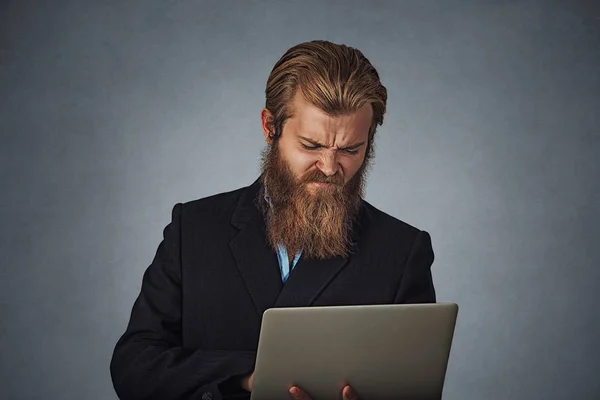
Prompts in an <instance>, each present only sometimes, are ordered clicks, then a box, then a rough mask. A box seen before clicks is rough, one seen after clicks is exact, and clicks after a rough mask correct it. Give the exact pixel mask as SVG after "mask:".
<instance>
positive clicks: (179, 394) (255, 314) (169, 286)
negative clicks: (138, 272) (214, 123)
mask: <svg viewBox="0 0 600 400" xmlns="http://www.w3.org/2000/svg"><path fill="white" fill-rule="evenodd" d="M386 100H387V91H386V88H385V87H384V86H383V85H382V84H381V82H380V79H379V75H378V73H377V71H376V70H375V68H374V67H373V66H372V65H371V63H370V62H369V60H367V59H366V58H365V56H364V55H363V54H362V53H361V52H360V51H359V50H357V49H354V48H352V47H347V46H344V45H337V44H334V43H331V42H326V41H312V42H307V43H302V44H299V45H297V46H294V47H292V48H291V49H289V50H288V51H287V52H286V53H285V54H284V55H283V57H282V58H281V59H280V60H279V61H278V62H277V63H276V65H275V67H274V68H273V70H272V72H271V75H270V77H269V79H268V82H267V88H266V106H265V108H264V109H263V110H262V112H261V120H262V130H263V132H264V135H265V139H266V142H267V147H266V149H265V150H264V152H263V162H262V170H261V174H260V177H259V178H258V179H257V180H256V182H254V183H253V184H252V185H250V186H248V187H245V188H241V189H238V190H235V191H232V192H228V193H222V194H218V195H215V196H211V197H208V198H204V199H200V200H195V201H191V202H188V203H184V204H181V203H180V204H177V205H175V207H174V208H173V212H172V221H171V223H170V224H169V225H167V227H166V228H165V229H164V239H163V241H162V242H161V243H160V245H159V246H158V250H157V252H156V255H155V257H154V260H153V262H152V263H151V265H150V266H149V267H148V269H147V270H146V272H145V274H144V277H143V280H142V288H141V292H140V294H139V297H138V298H137V300H136V302H135V304H134V306H133V309H132V312H131V318H130V321H129V325H128V327H127V330H126V331H125V333H124V334H123V336H122V337H121V338H120V340H119V341H118V343H117V345H116V347H115V350H114V354H113V358H112V362H111V375H112V379H113V384H114V387H115V390H116V392H117V394H118V396H119V397H120V398H121V399H124V400H137V399H140V400H141V399H160V400H174V399H193V400H196V399H198V400H217V399H229V398H232V399H233V398H248V397H249V396H250V392H251V391H252V381H253V369H254V362H255V356H256V349H257V347H258V338H259V332H260V326H261V319H262V314H263V312H264V311H265V310H266V309H268V308H272V307H301V306H335V305H365V304H394V303H396V304H397V303H430V302H435V291H434V287H433V282H432V277H431V265H432V263H433V258H434V256H433V250H432V247H431V240H430V236H429V234H428V233H427V232H425V231H421V230H419V229H417V228H414V227H412V226H410V225H408V224H406V223H404V222H402V221H400V220H398V219H396V218H394V217H391V216H389V215H387V214H385V213H383V212H382V211H379V210H377V209H376V208H375V207H373V206H372V205H370V204H369V203H367V202H366V201H364V200H363V195H364V182H365V175H366V173H367V171H368V169H369V165H370V161H371V160H372V157H373V140H374V137H375V132H376V127H377V126H378V125H381V124H382V123H383V116H384V114H385V110H386ZM340 334H341V335H343V334H344V332H340ZM290 362H293V360H290ZM290 395H291V397H293V398H297V399H308V396H307V395H306V393H304V392H303V391H302V388H298V387H292V388H290ZM342 397H343V398H344V399H352V398H356V397H355V394H354V393H353V392H352V389H351V388H350V387H349V386H346V387H345V388H344V389H343V391H342ZM367 400H368V399H367Z"/></svg>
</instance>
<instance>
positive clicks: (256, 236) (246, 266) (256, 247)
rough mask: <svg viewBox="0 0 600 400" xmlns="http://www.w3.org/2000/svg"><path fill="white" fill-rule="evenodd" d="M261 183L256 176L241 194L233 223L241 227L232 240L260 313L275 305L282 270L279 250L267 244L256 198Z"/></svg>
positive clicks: (243, 275)
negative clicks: (279, 261) (276, 251)
mask: <svg viewBox="0 0 600 400" xmlns="http://www.w3.org/2000/svg"><path fill="white" fill-rule="evenodd" d="M259 189H260V183H259V181H258V180H257V181H256V182H254V184H252V185H251V186H250V187H248V188H247V189H246V190H245V191H244V192H243V193H242V195H241V197H240V200H239V201H238V204H237V206H236V209H235V211H234V213H233V216H232V219H231V223H232V224H233V225H234V226H235V227H236V228H237V229H239V232H238V233H237V235H236V236H235V237H234V238H233V239H232V240H231V242H230V243H229V247H230V249H231V252H232V253H233V256H234V258H235V261H236V265H237V268H238V270H239V271H240V274H241V276H242V279H243V280H244V283H245V285H246V288H247V290H248V293H249V294H250V297H251V298H252V301H253V303H254V306H255V308H256V311H257V312H258V315H259V316H261V317H262V314H263V312H264V311H265V310H266V309H267V308H270V307H273V305H274V304H275V300H276V299H277V297H278V295H279V292H280V291H281V287H282V281H281V271H280V269H279V265H278V261H277V254H276V253H275V251H274V250H273V249H271V247H270V246H269V245H268V241H267V238H266V227H265V223H264V219H263V216H262V214H261V212H260V210H259V209H258V205H257V198H258V195H259Z"/></svg>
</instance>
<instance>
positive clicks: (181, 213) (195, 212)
mask: <svg viewBox="0 0 600 400" xmlns="http://www.w3.org/2000/svg"><path fill="white" fill-rule="evenodd" d="M246 189H247V187H242V188H238V189H235V190H231V191H228V192H222V193H217V194H214V195H211V196H207V197H203V198H199V199H194V200H190V201H186V202H182V203H177V204H176V205H175V206H174V207H173V218H174V219H175V218H176V217H178V218H180V219H182V220H187V221H189V220H197V219H202V220H203V221H207V220H220V219H223V218H225V219H229V218H230V217H231V214H232V213H233V210H234V209H235V207H236V205H237V204H238V201H239V199H240V197H241V196H242V194H243V193H244V191H245V190H246Z"/></svg>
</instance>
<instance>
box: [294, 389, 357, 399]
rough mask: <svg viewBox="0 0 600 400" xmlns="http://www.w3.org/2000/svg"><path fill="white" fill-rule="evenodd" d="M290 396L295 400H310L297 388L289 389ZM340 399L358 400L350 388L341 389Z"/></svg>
mask: <svg viewBox="0 0 600 400" xmlns="http://www.w3.org/2000/svg"><path fill="white" fill-rule="evenodd" d="M290 394H291V395H292V397H293V398H294V399H296V400H312V399H311V398H310V396H309V395H307V394H306V392H305V391H304V390H302V389H300V388H299V387H298V386H292V387H291V388H290ZM342 399H343V400H358V396H357V395H356V393H355V392H354V391H353V390H352V388H351V387H350V386H344V389H342Z"/></svg>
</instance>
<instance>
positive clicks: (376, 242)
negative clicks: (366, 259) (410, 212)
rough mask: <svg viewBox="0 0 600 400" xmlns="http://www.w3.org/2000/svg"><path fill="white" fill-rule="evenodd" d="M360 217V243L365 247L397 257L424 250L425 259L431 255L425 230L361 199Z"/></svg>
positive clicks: (430, 247)
mask: <svg viewBox="0 0 600 400" xmlns="http://www.w3.org/2000/svg"><path fill="white" fill-rule="evenodd" d="M361 220H362V223H361V228H360V242H361V243H362V246H364V248H366V249H369V250H370V251H376V252H378V253H381V254H383V255H388V256H389V255H390V254H391V255H393V256H394V257H398V258H400V259H406V257H408V255H409V254H411V253H413V252H418V251H424V252H425V253H427V257H428V258H432V257H433V248H432V245H431V236H430V235H429V233H428V232H426V231H424V230H421V229H419V228H417V227H415V226H413V225H411V224H409V223H407V222H404V221H401V220H400V219H398V218H395V217H393V216H391V215H389V214H387V213H385V212H383V211H381V210H379V209H377V208H376V207H374V206H373V205H371V204H369V203H368V202H366V201H364V202H363V217H362V219H361Z"/></svg>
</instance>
